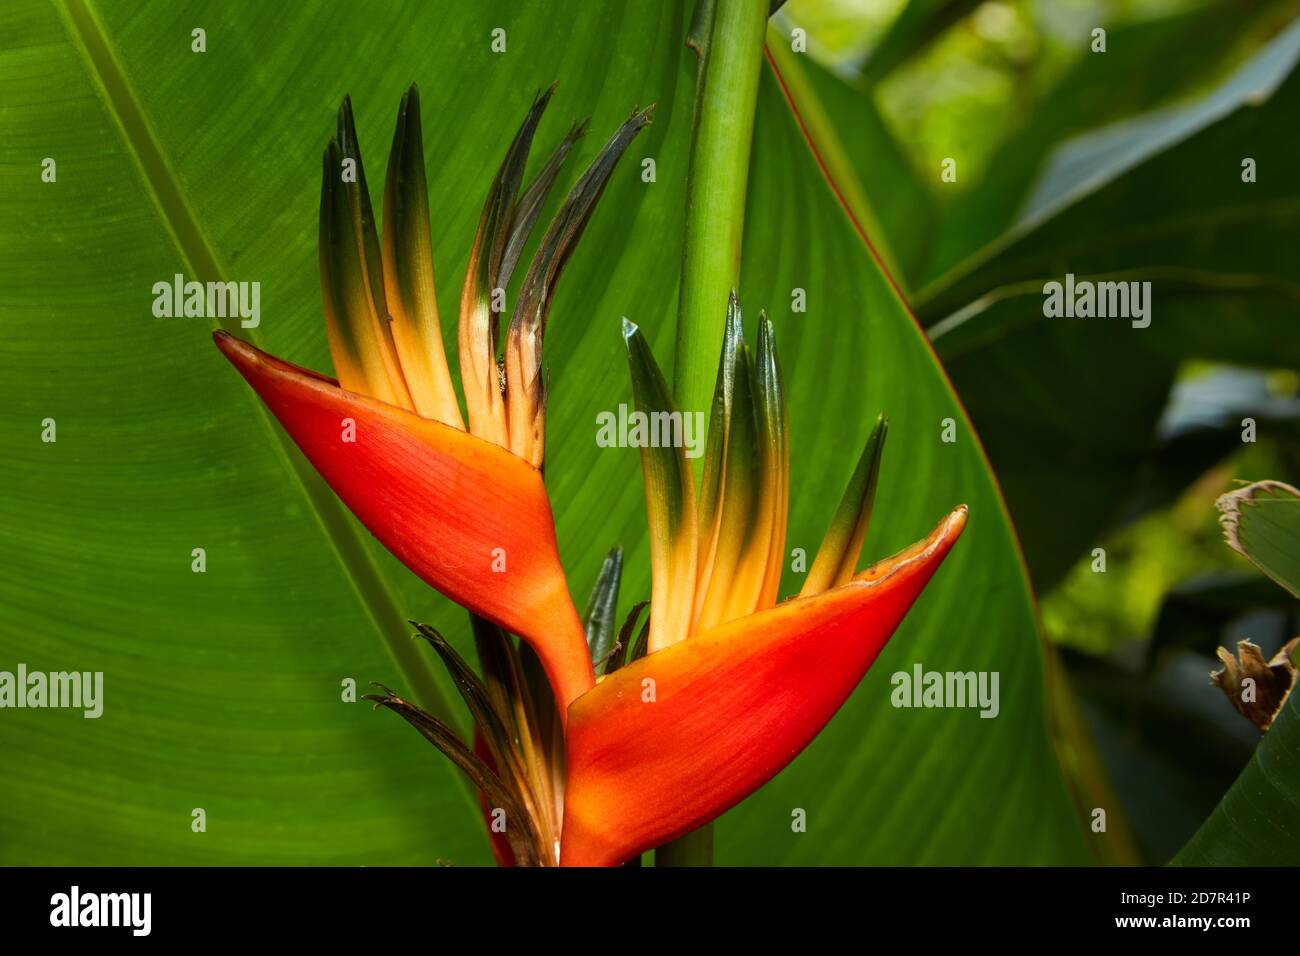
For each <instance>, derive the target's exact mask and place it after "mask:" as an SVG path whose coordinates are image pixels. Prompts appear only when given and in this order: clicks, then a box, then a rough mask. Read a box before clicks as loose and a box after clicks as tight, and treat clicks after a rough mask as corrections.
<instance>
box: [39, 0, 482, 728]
mask: <svg viewBox="0 0 1300 956" xmlns="http://www.w3.org/2000/svg"><path fill="white" fill-rule="evenodd" d="M58 9H59V12H60V16H61V17H62V19H63V21H64V24H65V25H66V27H67V29H68V33H69V35H70V37H71V39H72V41H73V45H74V46H75V47H76V49H77V50H78V52H79V53H80V54H81V56H82V57H83V59H84V60H85V63H86V68H87V73H88V75H89V77H90V78H91V80H92V81H93V82H94V84H95V85H96V86H97V87H98V88H99V91H100V94H101V96H102V98H103V101H104V104H105V108H106V111H107V113H108V114H109V116H110V117H111V118H112V121H113V122H114V123H115V124H116V126H117V127H118V130H119V132H120V133H121V135H122V141H123V143H124V144H125V146H126V150H127V153H128V154H129V155H130V157H131V159H132V160H133V161H134V163H135V164H136V167H137V170H138V171H139V173H140V178H141V180H142V182H143V185H144V187H145V191H146V192H147V193H148V194H149V196H150V197H151V198H152V199H153V202H154V205H155V207H156V209H157V212H158V216H159V218H160V219H161V220H162V222H163V224H164V226H165V227H166V228H167V230H168V232H169V233H170V234H171V237H172V240H173V242H174V243H175V245H176V248H177V251H178V252H179V253H180V255H181V258H182V260H183V261H184V263H185V264H186V265H187V266H188V268H189V269H190V270H191V271H192V273H193V275H194V277H195V278H196V279H198V280H199V281H202V282H217V281H225V280H226V278H227V276H228V275H229V270H228V269H227V268H226V267H225V265H224V264H223V263H222V261H221V258H220V256H219V255H218V254H217V252H216V250H215V249H214V248H213V247H212V244H211V243H210V242H208V239H207V236H206V235H205V233H204V230H203V227H202V226H201V225H200V224H199V221H198V217H197V216H196V215H195V213H194V211H193V209H192V208H191V207H190V204H189V203H188V202H187V201H186V199H185V196H184V194H183V193H182V192H181V189H180V185H179V179H178V177H177V175H176V173H175V170H174V169H173V168H172V166H171V164H170V163H169V162H168V160H167V156H166V154H165V153H164V152H163V149H162V146H161V144H160V142H159V140H158V137H157V136H156V135H155V133H154V131H153V128H152V126H151V125H150V123H149V121H148V119H147V118H146V116H145V114H144V111H143V109H142V108H141V105H140V101H139V98H138V97H137V96H136V95H135V91H134V89H133V87H132V86H131V83H130V80H128V79H127V76H126V73H125V71H124V70H123V69H122V66H121V63H120V61H119V60H118V57H117V55H116V53H115V51H114V49H113V46H112V44H111V42H110V41H109V38H108V34H107V32H106V31H105V30H104V27H103V24H102V23H101V21H100V20H99V18H98V16H96V14H95V12H94V11H93V10H92V9H91V7H90V5H89V3H87V2H85V0H63V2H62V3H60V4H58ZM212 324H213V328H224V329H225V330H226V331H228V332H230V333H231V334H233V335H238V336H239V337H241V338H244V339H246V340H249V341H251V342H252V343H253V344H254V345H256V344H258V343H257V335H256V333H255V332H254V331H253V330H251V329H244V328H241V327H240V326H239V323H238V317H234V318H227V319H225V320H221V319H217V320H214V321H213V323H212ZM246 400H247V401H249V402H250V403H251V404H252V405H253V406H254V408H255V412H254V414H255V415H256V417H257V418H258V420H259V421H261V423H262V424H263V426H264V427H265V429H266V431H267V434H269V435H271V436H272V438H273V442H272V444H273V446H274V447H275V448H276V449H277V451H278V453H279V456H280V459H281V461H282V462H283V463H284V465H285V467H286V468H287V469H288V470H289V472H290V473H291V474H292V475H293V476H294V478H295V479H296V480H297V484H298V487H299V488H300V489H301V491H302V493H303V495H304V496H305V497H306V499H307V502H308V505H309V510H310V511H311V513H312V514H313V515H314V516H315V517H316V520H317V521H318V523H319V525H320V528H321V531H322V532H323V533H324V535H325V538H326V539H327V540H328V541H329V543H330V545H331V546H332V548H333V550H334V554H335V556H336V557H337V558H338V561H339V563H340V565H341V566H342V568H343V571H344V573H345V576H346V577H347V578H348V580H349V582H350V583H351V584H352V587H353V589H354V590H355V592H356V594H357V597H358V599H359V600H360V602H361V605H362V607H363V608H364V609H365V612H366V614H367V615H368V616H369V618H370V620H371V622H372V623H373V624H374V626H375V630H376V632H377V633H378V635H379V638H380V641H381V643H382V644H383V645H384V647H385V649H386V650H387V652H388V654H389V656H390V657H391V658H392V659H393V662H394V663H395V664H396V666H397V668H398V670H399V672H400V673H401V674H402V676H403V678H404V679H405V680H406V681H407V683H408V684H409V686H410V688H411V691H412V694H413V695H414V697H415V699H416V700H417V701H419V702H420V703H421V704H422V705H423V706H424V707H425V708H426V709H427V710H429V711H430V712H432V713H434V714H436V715H437V716H438V717H440V718H442V719H443V720H445V721H448V722H449V723H451V724H452V725H453V726H459V724H460V720H459V718H458V715H457V714H455V712H454V711H453V710H452V708H451V707H450V706H449V705H448V698H447V695H446V694H445V693H444V691H443V689H442V687H441V685H440V682H439V678H438V674H437V672H436V671H435V670H434V669H433V667H432V666H430V664H429V662H428V661H426V660H425V659H424V658H423V657H422V656H421V655H420V654H419V648H418V647H417V646H416V645H415V642H413V641H411V640H409V639H408V636H407V632H408V631H409V628H408V627H407V624H406V619H405V617H404V616H403V614H402V613H401V610H400V609H399V607H398V604H397V601H396V599H395V598H394V597H393V594H392V591H391V590H390V589H389V587H388V585H387V583H386V582H385V581H384V578H383V576H382V574H381V573H380V571H379V568H378V566H377V565H376V564H375V561H374V558H373V557H372V556H371V554H370V551H369V549H368V548H367V546H366V543H365V541H364V540H363V538H362V537H361V533H360V531H359V530H358V528H357V525H356V524H355V523H354V522H353V520H352V519H351V518H350V517H349V515H348V513H347V511H346V510H345V509H344V507H343V505H342V503H341V502H340V501H339V500H338V499H337V498H336V497H335V496H334V493H333V492H332V491H331V490H330V488H329V486H328V485H326V484H325V482H324V481H323V480H322V479H321V477H320V476H319V475H318V474H317V473H316V471H315V469H314V468H313V467H312V466H311V464H310V463H309V462H308V461H307V459H306V458H305V457H304V456H303V454H302V453H301V452H300V451H299V450H298V448H297V446H296V445H294V444H293V441H292V440H291V439H290V438H289V436H288V434H287V433H286V432H285V431H284V430H283V429H282V428H280V427H279V425H278V424H277V423H276V422H275V421H273V420H272V418H271V416H270V414H269V413H268V412H267V410H266V408H265V406H263V405H262V403H261V402H259V401H257V400H256V399H254V398H252V397H247V398H246Z"/></svg>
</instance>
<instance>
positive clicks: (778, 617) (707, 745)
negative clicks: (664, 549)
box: [561, 506, 966, 866]
mask: <svg viewBox="0 0 1300 956" xmlns="http://www.w3.org/2000/svg"><path fill="white" fill-rule="evenodd" d="M965 525H966V508H965V506H962V507H960V508H957V509H956V510H955V511H953V512H952V513H951V514H949V515H948V516H947V517H946V518H945V519H944V520H943V521H942V522H940V523H939V526H938V527H937V528H935V530H934V532H933V533H931V535H930V536H929V537H928V538H927V539H926V540H925V541H923V542H920V543H918V544H917V545H914V546H912V547H911V548H908V549H907V550H905V551H903V552H900V553H899V554H897V555H895V556H894V557H892V558H889V559H887V560H885V561H882V562H880V563H878V564H876V565H875V566H873V567H872V568H870V569H868V570H867V571H865V572H863V573H862V574H861V575H859V576H858V577H857V578H855V579H854V580H852V581H850V582H849V583H848V584H845V585H842V586H840V587H838V588H835V589H833V590H830V591H826V592H823V593H821V594H818V595H815V596H812V597H806V598H799V599H796V600H793V601H788V602H786V603H784V604H781V605H779V606H777V607H775V608H772V609H770V610H766V611H760V612H758V613H756V614H751V615H749V616H747V617H743V618H739V619H737V620H734V621H731V622H729V623H727V624H723V625H721V626H719V627H716V628H714V629H712V630H710V631H706V632H705V633H703V634H698V635H696V636H694V637H692V638H691V639H690V640H687V641H682V642H680V643H677V644H673V645H671V646H670V647H666V648H664V649H662V650H660V651H657V652H655V653H653V654H650V655H649V656H647V657H644V658H642V659H641V660H639V661H637V662H635V663H634V664H631V665H629V666H627V667H624V668H622V669H620V670H618V671H616V672H615V673H613V674H612V675H610V676H609V677H606V678H605V679H604V680H602V681H601V682H600V683H599V684H597V685H596V687H594V688H593V689H592V690H591V691H589V692H588V693H586V694H584V695H583V696H582V697H580V698H578V700H576V701H575V702H574V704H573V707H572V709H571V711H570V713H569V729H568V736H567V744H568V760H569V773H568V786H567V791H566V794H565V810H564V838H563V841H562V855H561V862H562V864H563V865H569V866H601V865H614V864H618V863H621V862H623V861H624V860H627V859H629V858H630V857H632V856H633V855H635V854H637V853H640V852H643V851H645V850H647V849H650V848H652V847H655V846H660V845H662V844H664V843H665V842H667V841H669V840H672V839H674V838H676V837H678V836H681V835H682V834H685V833H688V832H689V831H691V830H693V829H694V828H696V827H698V826H700V825H702V824H704V823H707V822H708V821H710V820H712V819H714V818H715V817H717V816H718V815H719V814H721V813H723V812H724V811H726V810H727V809H729V808H730V807H732V806H734V805H735V804H737V803H738V802H740V801H741V800H742V799H744V798H745V797H746V796H748V795H749V794H750V793H752V792H753V791H754V790H756V789H757V788H758V787H760V786H762V785H763V784H764V783H766V782H767V781H768V780H770V779H771V778H772V777H773V776H775V775H776V774H777V772H778V771H780V770H781V769H782V768H783V767H784V766H785V765H786V764H787V763H789V762H790V761H791V760H792V759H793V758H794V757H795V755H796V754H798V753H799V752H800V751H801V750H802V749H803V748H804V747H805V746H807V745H808V743H809V742H810V741H811V740H812V739H813V737H815V736H816V735H817V734H818V732H820V730H821V729H822V727H824V726H825V725H826V723H827V721H829V720H830V718H831V717H832V716H833V715H834V714H835V712H836V711H837V710H838V709H839V707H840V705H841V704H843V703H844V701H845V699H846V698H847V697H848V696H849V694H850V693H851V692H852V691H853V689H854V687H856V686H857V684H858V682H859V681H860V680H861V679H862V675H863V674H865V673H866V671H867V668H868V667H870V666H871V663H872V662H873V661H874V660H875V658H876V655H877V654H878V653H879V652H880V649H881V648H882V647H884V645H885V642H886V641H888V640H889V638H890V636H891V635H892V634H893V632H894V629H895V628H897V627H898V625H899V623H900V622H901V621H902V620H903V617H904V615H905V614H906V613H907V611H908V609H909V608H911V606H912V604H913V602H914V601H915V600H916V598H917V597H918V595H920V593H921V590H922V589H923V588H924V587H925V585H926V583H927V582H928V581H929V580H930V577H931V576H932V575H933V574H934V572H935V570H936V569H937V568H938V566H939V565H940V563H942V561H943V559H944V558H945V557H946V556H947V554H948V552H949V550H950V549H951V548H952V545H953V543H954V542H955V541H956V540H957V538H958V536H959V535H960V534H961V532H962V529H963V528H964V527H965Z"/></svg>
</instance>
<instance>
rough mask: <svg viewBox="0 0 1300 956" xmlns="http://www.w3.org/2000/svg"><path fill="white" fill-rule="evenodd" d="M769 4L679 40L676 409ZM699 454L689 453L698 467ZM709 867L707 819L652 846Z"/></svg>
mask: <svg viewBox="0 0 1300 956" xmlns="http://www.w3.org/2000/svg"><path fill="white" fill-rule="evenodd" d="M769 7H770V3H769V0H697V4H696V10H695V22H694V24H693V25H692V27H691V36H690V39H689V41H688V43H689V45H690V46H691V47H692V48H693V49H694V50H695V51H696V52H697V53H698V54H699V57H700V68H699V79H698V81H697V84H696V89H695V126H694V129H693V130H692V134H691V164H690V170H689V173H688V176H687V183H686V234H685V237H684V240H683V243H682V277H681V294H680V296H679V299H678V308H677V349H676V353H675V357H674V361H673V394H674V396H675V397H676V399H677V403H678V407H679V408H681V409H682V411H685V412H692V411H698V412H703V413H705V414H707V413H708V410H709V406H710V404H711V403H712V396H713V382H714V378H715V377H716V375H717V369H718V355H719V353H720V352H721V351H722V338H723V333H724V331H725V329H726V315H727V296H728V295H729V294H730V293H731V290H732V289H735V288H738V287H739V285H740V245H741V239H742V237H743V235H744V232H745V193H746V185H747V183H748V180H749V152H750V146H751V145H752V142H753V138H754V112H755V110H756V108H757V106H758V80H759V75H760V73H761V72H762V69H763V37H764V34H765V32H766V30H767V18H768V12H769ZM702 462H703V459H698V460H697V461H696V467H697V471H698V468H699V467H700V466H701V465H702ZM712 865H713V824H712V823H709V824H706V825H704V826H702V827H700V828H699V829H698V830H696V831H694V832H692V833H688V834H686V835H685V836H683V837H680V838H679V839H676V840H673V841H672V842H670V843H666V844H665V845H663V846H661V847H659V848H658V849H657V850H656V851H655V866H712Z"/></svg>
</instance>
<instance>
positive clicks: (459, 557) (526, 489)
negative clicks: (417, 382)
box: [215, 332, 595, 714]
mask: <svg viewBox="0 0 1300 956" xmlns="http://www.w3.org/2000/svg"><path fill="white" fill-rule="evenodd" d="M215 338H216V341H217V345H218V346H219V347H220V348H221V351H222V352H223V353H225V355H226V357H227V358H228V359H230V361H231V362H232V363H233V364H234V365H235V367H236V368H237V369H238V370H239V372H240V374H242V375H243V376H244V378H245V379H247V380H248V383H249V384H250V385H252V387H253V389H254V390H255V391H256V392H257V394H258V395H259V396H260V397H261V399H262V401H264V402H265V403H266V406H267V407H268V408H269V409H270V410H271V411H272V412H273V413H274V414H275V416H276V418H278V419H279V420H280V424H282V425H283V426H284V428H285V430H286V431H287V432H288V433H289V436H290V437H291V438H292V439H293V440H294V442H295V443H296V444H297V445H298V447H299V448H301V449H302V452H303V454H304V455H306V456H307V458H308V460H309V461H310V462H311V463H312V465H313V466H314V467H315V468H316V470H317V471H318V472H320V475H321V477H322V478H324V479H325V481H326V482H327V483H328V484H329V486H330V487H331V488H333V489H334V492H335V493H336V494H337V495H338V496H339V498H340V499H342V501H343V503H344V504H346V505H347V506H348V508H350V509H351V510H352V513H353V514H355V515H356V516H357V518H358V519H360V521H361V523H362V524H364V525H365V526H366V527H367V528H368V529H370V532H371V533H372V534H373V535H374V536H375V537H376V538H378V539H379V541H380V542H381V543H382V544H383V545H384V546H385V547H386V548H388V550H389V551H391V552H392V553H393V554H394V555H395V556H396V557H397V558H398V560H400V561H401V562H402V563H403V564H405V565H406V566H407V567H408V568H410V569H411V570H412V571H414V572H415V573H416V574H417V575H419V576H420V577H421V578H423V579H424V580H425V581H426V582H428V583H429V584H431V585H432V586H433V587H435V588H437V589H438V590H439V591H441V592H442V593H443V594H445V595H446V596H447V597H449V598H451V599H452V600H453V601H455V602H456V603H457V604H460V605H462V606H463V607H466V608H468V609H469V610H471V611H473V612H474V613H476V614H480V615H482V616H483V617H485V618H487V619H488V620H490V621H493V622H494V623H496V624H498V625H500V626H501V627H503V628H506V629H507V630H509V631H511V632H513V633H515V634H518V635H519V636H520V637H522V638H524V639H525V640H526V641H528V643H529V644H531V645H532V647H533V648H534V650H536V651H537V654H538V657H539V658H541V661H542V664H543V667H544V668H545V670H546V675H547V677H548V679H549V680H550V682H551V685H552V687H553V688H554V690H555V696H556V699H557V702H558V703H559V705H560V711H561V713H562V714H563V712H564V710H565V709H566V708H567V705H568V703H569V702H570V701H571V700H573V698H575V697H576V696H578V695H579V694H581V693H582V692H583V691H585V690H587V689H588V688H590V687H591V686H592V683H593V682H594V680H595V675H594V672H593V670H592V666H591V659H590V657H589V656H588V652H587V644H586V639H585V637H584V635H583V630H582V624H581V622H580V621H579V620H578V614H577V611H576V610H575V609H574V606H573V602H572V600H571V599H570V598H569V592H568V588H567V586H566V584H565V579H564V570H563V568H562V567H561V566H560V558H559V552H558V549H557V546H556V541H555V525H554V521H553V519H552V516H551V506H550V501H549V499H548V498H547V496H546V489H545V487H544V486H543V484H542V475H541V472H540V471H538V470H537V469H536V468H534V467H533V466H531V465H529V464H528V463H527V462H525V461H523V460H522V459H520V458H518V457H516V456H514V455H512V454H510V453H509V452H508V451H506V450H505V449H503V448H501V447H499V446H497V445H494V444H493V443H491V442H488V441H484V440H482V439H480V438H476V437H474V436H473V435H470V434H467V433H466V432H463V431H460V430H459V429H457V428H452V427H450V426H447V425H444V424H442V423H440V422H436V421H432V420H430V419H427V418H421V417H420V416H419V415H416V414H415V413H413V412H409V411H405V410H403V409H400V408H397V407H395V406H393V405H389V404H387V403H384V402H380V401H377V400H375V399H372V398H367V397H366V396H364V395H358V394H356V393H354V392H348V391H345V390H343V389H342V388H340V387H339V386H338V384H337V383H336V382H335V381H334V380H333V379H330V378H326V377H325V376H323V375H318V374H316V373H314V372H310V371H307V370H305V369H302V368H299V367H298V366H296V365H292V364H290V363H288V362H284V361H281V360H280V359H277V358H275V357H273V356H271V355H268V354H266V353H265V352H262V351H260V350H258V349H256V348H254V347H253V346H251V345H249V344H247V343H246V342H241V341H240V340H238V339H236V338H233V337H232V336H230V335H227V334H226V333H224V332H218V333H216V335H215ZM349 439H351V440H349Z"/></svg>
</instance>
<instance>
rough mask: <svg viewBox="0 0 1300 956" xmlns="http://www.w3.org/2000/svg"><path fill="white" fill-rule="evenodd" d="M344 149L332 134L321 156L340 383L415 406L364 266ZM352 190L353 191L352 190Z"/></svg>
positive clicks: (327, 276) (328, 319) (324, 247)
mask: <svg viewBox="0 0 1300 956" xmlns="http://www.w3.org/2000/svg"><path fill="white" fill-rule="evenodd" d="M343 159H344V156H343V152H342V150H341V148H339V144H338V140H337V139H331V140H330V143H329V146H328V147H326V150H325V156H324V160H322V176H321V215H320V269H321V304H322V307H324V312H325V332H326V336H328V338H329V347H330V355H331V356H333V359H334V372H335V375H337V376H338V381H339V384H341V385H342V386H343V388H344V389H347V390H348V392H355V393H357V394H361V395H369V397H372V398H377V399H380V401H381V402H387V403H389V405H395V406H398V407H399V408H411V397H409V394H408V392H407V389H406V384H404V381H402V378H400V376H399V373H398V375H395V372H398V369H396V356H395V355H390V345H389V338H387V336H386V333H385V330H383V328H382V326H381V324H380V317H378V315H376V312H374V299H373V297H372V295H370V287H369V278H368V276H367V271H365V259H364V252H363V239H361V225H360V211H359V199H357V196H356V186H355V183H344V182H343V174H344V166H343ZM350 190H351V195H350Z"/></svg>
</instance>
